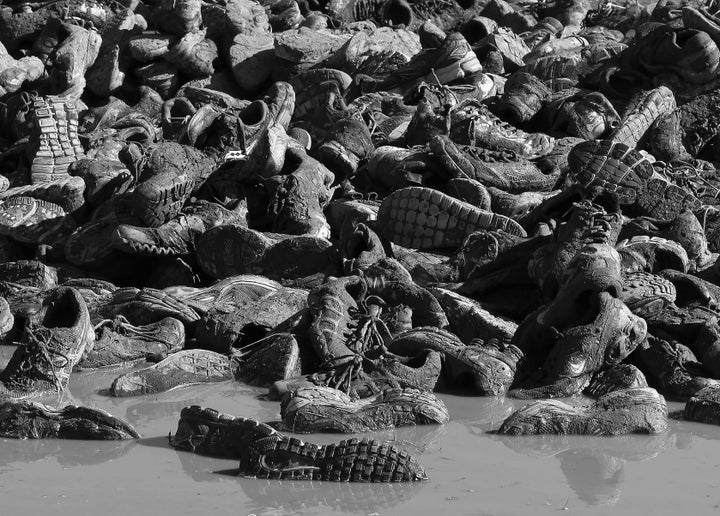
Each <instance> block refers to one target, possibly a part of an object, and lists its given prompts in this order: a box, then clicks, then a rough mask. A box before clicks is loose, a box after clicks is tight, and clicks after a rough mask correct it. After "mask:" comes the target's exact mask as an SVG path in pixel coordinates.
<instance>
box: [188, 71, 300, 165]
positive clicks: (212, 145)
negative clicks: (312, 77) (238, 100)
mask: <svg viewBox="0 0 720 516" xmlns="http://www.w3.org/2000/svg"><path fill="white" fill-rule="evenodd" d="M294 109H295V91H294V90H293V88H292V86H290V85H289V84H288V83H286V82H276V83H275V84H274V85H273V86H271V88H270V90H269V91H268V93H267V95H266V96H265V97H264V99H263V100H256V101H254V102H252V103H250V104H249V105H247V106H246V107H243V108H239V109H229V110H226V111H225V112H224V113H222V114H221V115H220V116H218V117H217V118H216V119H215V120H214V121H213V122H212V124H211V125H210V127H209V128H208V134H207V136H206V138H205V142H204V143H203V145H202V146H203V148H204V149H206V150H207V151H209V152H211V153H213V154H219V155H224V154H225V153H227V152H230V151H237V152H239V153H240V155H241V156H243V157H247V156H249V155H250V154H251V153H252V150H253V148H254V147H255V145H256V144H257V142H258V140H259V139H260V137H261V136H262V134H263V133H264V132H265V131H267V129H268V127H270V126H271V125H276V124H277V125H279V126H281V127H282V128H283V129H285V130H287V129H288V126H289V125H290V118H291V117H292V113H293V110H294ZM191 123H192V119H191Z"/></svg>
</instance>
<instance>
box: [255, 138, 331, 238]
mask: <svg viewBox="0 0 720 516" xmlns="http://www.w3.org/2000/svg"><path fill="white" fill-rule="evenodd" d="M283 172H284V174H283V175H279V176H274V177H271V178H268V179H267V180H265V189H266V190H267V192H268V198H269V206H268V213H269V214H270V215H271V216H272V229H271V231H274V232H276V233H283V234H288V235H308V236H315V237H321V238H330V226H329V224H328V223H327V220H326V219H325V215H324V213H323V210H324V208H325V207H326V206H327V205H328V203H329V202H330V198H331V197H332V189H331V188H330V185H331V184H332V183H333V181H334V180H335V175H334V174H333V173H332V172H330V171H329V170H328V169H327V168H326V167H325V165H323V164H322V163H320V162H319V161H318V160H316V159H314V158H312V157H310V156H308V155H307V154H306V153H305V151H304V150H302V149H300V148H298V147H288V148H287V151H286V154H285V166H284V168H283Z"/></svg>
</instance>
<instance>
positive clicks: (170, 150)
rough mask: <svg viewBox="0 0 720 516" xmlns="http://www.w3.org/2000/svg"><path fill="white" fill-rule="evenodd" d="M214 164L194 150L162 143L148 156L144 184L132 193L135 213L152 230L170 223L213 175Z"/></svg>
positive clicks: (144, 171) (186, 146)
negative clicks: (196, 190) (197, 189)
mask: <svg viewBox="0 0 720 516" xmlns="http://www.w3.org/2000/svg"><path fill="white" fill-rule="evenodd" d="M214 164H215V162H214V161H213V159H212V158H210V157H208V156H207V155H206V154H205V153H203V152H202V151H201V150H199V149H196V148H195V147H190V146H188V145H181V144H179V143H175V142H164V143H161V144H159V145H158V146H156V147H155V148H154V149H153V150H152V151H151V153H150V155H149V156H148V158H147V163H146V165H145V167H144V170H143V173H142V176H141V178H140V179H141V183H140V185H138V186H137V187H136V188H135V190H133V192H132V194H131V202H132V209H133V213H134V214H135V215H136V216H137V217H138V218H139V219H140V220H141V221H142V222H143V223H144V224H146V225H147V226H149V227H158V226H160V225H162V224H164V223H165V222H167V221H169V220H170V219H172V218H173V217H175V216H176V215H177V214H178V213H180V210H181V209H182V207H183V206H184V204H185V202H186V201H187V200H188V199H189V198H190V195H191V193H192V191H193V189H194V188H195V187H197V186H198V185H199V184H201V183H202V182H203V181H204V180H205V179H207V177H208V176H209V175H210V173H212V171H213V170H214Z"/></svg>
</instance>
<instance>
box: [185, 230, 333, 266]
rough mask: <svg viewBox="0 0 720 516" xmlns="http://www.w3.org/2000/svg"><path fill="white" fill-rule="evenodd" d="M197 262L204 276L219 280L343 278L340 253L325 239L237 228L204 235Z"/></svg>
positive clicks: (201, 239)
mask: <svg viewBox="0 0 720 516" xmlns="http://www.w3.org/2000/svg"><path fill="white" fill-rule="evenodd" d="M197 261H198V265H199V266H200V268H201V270H202V271H203V272H205V273H206V274H208V275H210V276H211V277H213V278H217V279H222V278H227V277H229V276H235V275H237V274H262V275H263V276H267V277H269V278H271V279H276V280H280V279H282V280H288V279H297V278H302V277H306V276H311V275H313V274H318V273H322V274H328V275H336V276H337V275H341V274H342V272H341V271H342V263H341V260H340V253H339V252H338V250H337V248H336V247H334V246H333V245H332V244H331V243H330V241H328V240H326V239H324V238H318V237H311V236H288V235H277V234H264V233H261V232H259V231H255V230H252V229H248V228H246V227H242V226H237V225H235V226H232V225H226V226H218V227H215V228H212V229H210V230H208V231H207V232H206V233H204V234H203V235H202V237H201V238H200V241H199V242H198V246H197Z"/></svg>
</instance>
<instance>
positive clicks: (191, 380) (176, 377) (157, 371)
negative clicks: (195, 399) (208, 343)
mask: <svg viewBox="0 0 720 516" xmlns="http://www.w3.org/2000/svg"><path fill="white" fill-rule="evenodd" d="M232 379H233V373H232V370H231V368H230V359H229V358H228V357H226V356H225V355H221V354H220V353H215V352H213V351H207V350H204V349H189V350H184V351H178V352H177V353H173V354H172V355H170V356H169V357H167V358H166V359H165V360H163V361H162V362H158V363H157V364H155V365H154V366H151V367H148V368H147V369H140V370H139V371H133V372H130V373H127V374H124V375H122V376H119V377H117V378H116V379H115V381H113V383H112V386H111V387H110V395H111V396H115V397H125V396H139V395H141V394H156V393H159V392H165V391H169V390H171V389H177V388H179V387H184V386H187V385H196V384H200V383H212V382H224V381H227V380H232Z"/></svg>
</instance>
